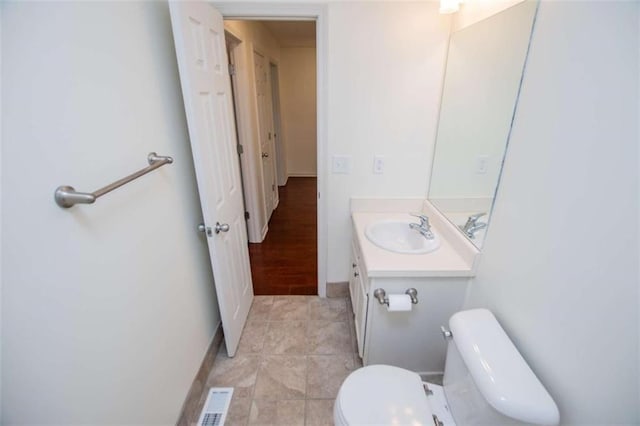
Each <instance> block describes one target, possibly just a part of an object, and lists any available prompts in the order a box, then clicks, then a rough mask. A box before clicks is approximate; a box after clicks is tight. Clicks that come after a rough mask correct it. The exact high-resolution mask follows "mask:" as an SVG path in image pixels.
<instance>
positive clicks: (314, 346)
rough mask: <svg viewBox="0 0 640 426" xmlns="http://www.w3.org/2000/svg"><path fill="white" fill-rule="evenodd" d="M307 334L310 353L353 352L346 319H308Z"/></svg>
mask: <svg viewBox="0 0 640 426" xmlns="http://www.w3.org/2000/svg"><path fill="white" fill-rule="evenodd" d="M307 336H308V339H309V343H308V344H309V353H310V354H327V355H328V354H341V353H352V352H353V345H352V343H351V333H350V331H349V323H348V322H346V321H344V322H333V321H309V328H308V331H307Z"/></svg>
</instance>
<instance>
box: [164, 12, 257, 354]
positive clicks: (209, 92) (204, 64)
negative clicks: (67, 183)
mask: <svg viewBox="0 0 640 426" xmlns="http://www.w3.org/2000/svg"><path fill="white" fill-rule="evenodd" d="M170 10H171V24H172V26H173V36H174V41H175V45H176V54H177V57H178V67H179V70H180V82H181V85H182V95H183V98H184V104H185V112H186V116H187V124H188V127H189V138H190V140H191V148H192V152H193V162H194V166H195V171H196V178H197V181H198V192H199V194H200V202H201V205H202V214H203V217H204V220H205V224H206V227H207V229H208V230H210V232H209V235H208V238H207V243H208V246H209V253H210V259H211V266H212V268H213V275H214V280H215V286H216V293H217V296H218V305H219V307H220V316H221V317H222V327H223V330H224V337H225V343H226V346H227V352H228V354H229V356H233V355H234V354H235V352H236V349H237V347H238V343H239V341H240V336H241V334H242V329H243V327H244V323H245V321H246V319H247V315H248V313H249V308H250V307H251V302H252V300H253V286H252V283H251V270H250V266H249V252H248V248H247V234H246V227H245V226H244V207H243V200H242V190H241V182H240V172H239V164H238V158H237V156H236V154H235V146H236V134H235V124H234V119H235V118H234V116H233V105H232V96H231V81H230V77H229V73H228V68H227V63H228V62H227V53H226V49H225V43H224V38H223V37H224V24H223V20H222V15H220V13H219V12H218V11H217V10H215V9H214V8H213V7H212V6H211V5H209V4H207V3H204V2H171V3H170ZM217 223H219V224H228V225H229V228H228V230H227V231H224V230H222V231H220V232H215V231H214V229H215V227H216V224H217ZM187 226H194V227H195V224H187Z"/></svg>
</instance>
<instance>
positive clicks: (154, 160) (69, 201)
mask: <svg viewBox="0 0 640 426" xmlns="http://www.w3.org/2000/svg"><path fill="white" fill-rule="evenodd" d="M147 161H148V162H149V165H148V166H147V167H145V168H144V169H142V170H138V171H137V172H135V173H132V174H130V175H129V176H127V177H123V178H122V179H120V180H117V181H115V182H113V183H112V184H109V185H107V186H105V187H103V188H100V189H98V190H96V191H94V192H77V191H76V190H75V189H74V188H73V187H72V186H59V187H58V188H56V192H55V194H54V198H55V200H56V203H57V204H58V205H59V206H60V207H62V208H65V209H67V208H69V207H72V206H74V205H75V204H93V203H95V201H96V199H98V198H100V197H102V196H103V195H104V194H108V193H109V192H111V191H113V190H114V189H116V188H120V187H121V186H122V185H124V184H127V183H129V182H131V181H132V180H135V179H137V178H139V177H140V176H143V175H146V174H147V173H149V172H151V171H153V170H155V169H157V168H159V167H162V166H164V165H165V164H171V163H173V158H171V157H165V156H161V155H157V154H156V153H155V152H150V153H149V155H148V156H147Z"/></svg>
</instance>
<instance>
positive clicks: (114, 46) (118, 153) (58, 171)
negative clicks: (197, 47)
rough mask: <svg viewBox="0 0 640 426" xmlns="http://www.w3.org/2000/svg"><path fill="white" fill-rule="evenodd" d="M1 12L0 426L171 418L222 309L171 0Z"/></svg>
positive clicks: (14, 7) (14, 6)
mask: <svg viewBox="0 0 640 426" xmlns="http://www.w3.org/2000/svg"><path fill="white" fill-rule="evenodd" d="M2 8H3V10H2V15H3V16H2V43H3V46H2V49H3V51H2V55H3V58H2V63H3V64H2V65H3V69H2V72H3V76H2V78H3V89H4V90H3V93H2V120H3V123H4V126H3V128H2V185H3V186H2V197H3V203H2V209H3V210H2V228H3V235H2V264H3V266H4V268H3V269H2V282H3V289H2V290H3V294H2V373H3V376H2V382H3V387H4V389H3V393H2V399H3V401H2V402H3V405H4V411H3V413H2V414H3V417H2V419H1V421H0V423H2V424H7V425H8V424H17V423H22V424H47V423H56V424H79V423H84V424H170V423H174V422H175V421H176V420H177V418H178V414H179V410H180V408H181V405H182V403H183V401H184V398H185V396H186V394H187V391H188V389H189V387H190V385H191V382H192V380H193V378H194V376H195V373H196V371H197V369H198V367H199V365H200V362H201V361H202V357H203V355H204V353H205V351H206V348H207V346H208V344H209V343H210V340H211V338H212V336H213V334H214V331H215V329H216V327H217V325H218V324H219V320H220V317H219V314H218V309H217V302H216V296H215V291H214V286H213V280H212V273H211V268H210V266H209V262H208V251H207V247H206V242H205V241H204V240H203V239H202V237H201V235H200V234H199V233H197V232H196V230H195V227H196V225H197V224H198V223H199V222H200V221H201V218H202V216H201V212H200V205H199V201H198V198H197V192H196V183H195V176H194V172H193V163H192V159H191V152H190V148H189V143H188V136H187V130H186V122H185V118H184V110H183V103H182V98H181V92H180V85H179V80H178V71H177V66H176V57H175V52H174V49H173V40H172V37H171V27H170V20H169V14H168V7H167V4H163V3H158V2H126V3H112V2H108V3H85V2H73V3H58V2H56V3H46V2H39V3H30V2H20V3H12V2H8V3H7V2H5V3H4V4H3V5H2ZM150 151H157V152H158V153H159V154H167V155H172V156H173V157H174V159H175V163H174V164H173V165H169V166H164V167H162V168H161V169H159V170H156V171H154V172H153V173H151V174H149V175H147V176H144V177H142V178H140V179H139V180H137V181H135V182H133V183H131V184H128V185H127V186H125V187H122V188H119V189H117V190H116V191H114V192H113V193H110V194H107V195H105V196H104V197H103V198H101V199H99V200H98V201H97V202H96V203H95V204H94V205H88V206H87V205H82V206H76V207H73V208H71V209H69V210H63V209H61V208H59V207H58V206H57V205H56V204H55V203H54V201H53V191H54V189H55V188H56V187H57V186H58V185H61V184H69V185H73V186H75V187H76V189H78V190H80V191H93V190H95V189H97V188H99V187H101V186H103V185H105V184H108V183H110V182H112V181H113V180H115V179H118V178H121V177H123V176H125V175H127V174H128V173H131V172H133V171H135V170H137V169H139V168H142V167H144V166H145V165H146V155H147V153H149V152H150Z"/></svg>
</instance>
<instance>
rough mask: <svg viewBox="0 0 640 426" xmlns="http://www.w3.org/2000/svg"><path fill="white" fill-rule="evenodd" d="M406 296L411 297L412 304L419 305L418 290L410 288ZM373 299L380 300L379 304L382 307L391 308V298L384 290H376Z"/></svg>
mask: <svg viewBox="0 0 640 426" xmlns="http://www.w3.org/2000/svg"><path fill="white" fill-rule="evenodd" d="M404 294H407V295H409V297H410V298H411V303H413V304H414V305H417V304H418V290H416V289H415V288H408V289H407V291H405V292H404ZM373 297H375V298H376V299H378V302H379V303H380V304H381V305H387V306H389V298H388V297H387V292H386V291H384V289H383V288H377V289H375V290H374V291H373Z"/></svg>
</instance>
